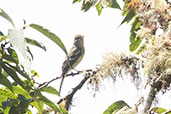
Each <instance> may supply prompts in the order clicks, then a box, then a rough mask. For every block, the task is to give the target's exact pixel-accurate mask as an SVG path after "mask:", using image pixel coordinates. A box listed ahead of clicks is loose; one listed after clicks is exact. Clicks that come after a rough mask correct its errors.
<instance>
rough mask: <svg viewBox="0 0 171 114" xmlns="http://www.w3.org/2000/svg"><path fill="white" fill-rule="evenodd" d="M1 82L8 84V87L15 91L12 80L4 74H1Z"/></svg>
mask: <svg viewBox="0 0 171 114" xmlns="http://www.w3.org/2000/svg"><path fill="white" fill-rule="evenodd" d="M0 84H2V85H4V86H6V87H7V88H9V89H10V90H11V91H12V92H13V87H12V84H11V82H10V81H9V80H8V79H7V77H6V76H4V75H3V74H0Z"/></svg>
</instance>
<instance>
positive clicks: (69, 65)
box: [59, 35, 85, 95]
mask: <svg viewBox="0 0 171 114" xmlns="http://www.w3.org/2000/svg"><path fill="white" fill-rule="evenodd" d="M83 38H84V36H82V35H76V36H75V39H74V44H73V46H72V48H71V50H70V52H69V54H68V57H66V59H65V60H64V62H63V66H62V74H61V78H62V79H61V84H60V87H59V95H60V93H61V88H62V84H63V81H64V78H65V76H66V75H67V73H68V72H69V71H70V70H71V69H73V68H75V67H76V66H77V65H78V64H79V63H80V61H81V60H82V58H83V56H84V53H85V49H84V39H83Z"/></svg>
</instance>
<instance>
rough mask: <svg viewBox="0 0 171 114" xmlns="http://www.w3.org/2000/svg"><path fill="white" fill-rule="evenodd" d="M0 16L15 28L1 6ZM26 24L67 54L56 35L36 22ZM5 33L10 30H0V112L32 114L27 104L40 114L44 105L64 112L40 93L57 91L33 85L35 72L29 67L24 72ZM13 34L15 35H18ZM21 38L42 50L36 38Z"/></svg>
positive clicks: (50, 87)
mask: <svg viewBox="0 0 171 114" xmlns="http://www.w3.org/2000/svg"><path fill="white" fill-rule="evenodd" d="M0 16H1V17H3V18H5V19H6V20H7V21H9V22H10V23H11V24H12V25H13V27H14V29H15V25H14V22H13V21H12V19H11V18H10V17H9V15H8V14H7V13H6V12H5V11H3V10H2V9H0ZM29 27H31V28H33V29H35V30H37V31H39V32H40V33H42V34H44V35H45V36H47V38H49V39H50V40H52V41H53V42H54V43H56V44H57V45H58V46H59V47H60V48H61V49H62V50H63V51H64V53H66V54H67V51H66V48H65V46H64V44H63V42H62V41H61V40H60V38H59V37H58V36H57V35H55V34H54V33H52V32H50V31H49V30H48V29H45V28H43V27H42V26H40V25H37V24H30V25H29ZM25 29H27V27H26V26H24V27H23V30H22V31H24V30H25ZM16 31H17V30H16ZM9 34H10V33H8V35H5V34H3V33H2V32H0V85H1V87H0V113H1V114H25V113H28V114H32V112H31V110H30V106H31V107H35V108H36V109H37V110H38V111H39V113H40V114H42V113H43V111H44V110H45V106H48V107H50V108H51V109H53V110H52V111H55V112H59V113H61V114H67V111H65V109H63V108H62V107H60V106H58V105H57V104H55V103H54V102H53V101H51V100H50V99H49V98H47V97H45V96H44V95H43V94H42V93H43V92H46V93H49V94H53V95H56V96H58V91H57V90H56V89H55V88H54V87H52V86H48V85H47V86H45V87H43V88H38V87H36V82H35V80H34V77H35V76H38V73H37V72H36V71H34V70H32V71H31V73H28V72H26V71H25V68H24V66H23V65H22V64H21V63H20V59H19V56H18V53H19V52H18V50H17V49H16V48H15V47H14V45H13V44H12V43H11V41H10V40H9V38H8V36H9ZM15 34H17V33H15ZM15 34H14V35H15ZM15 36H17V37H19V35H15ZM12 37H13V35H12ZM23 38H24V41H25V42H26V43H27V44H29V45H33V46H36V47H39V48H41V49H43V50H44V51H46V47H45V46H44V45H43V44H42V43H40V42H39V41H36V40H34V39H31V38H28V37H23ZM29 45H27V53H28V54H30V56H31V57H32V59H33V55H32V53H31V50H30V49H29Z"/></svg>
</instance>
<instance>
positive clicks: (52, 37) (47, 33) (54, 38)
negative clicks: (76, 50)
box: [30, 24, 67, 54]
mask: <svg viewBox="0 0 171 114" xmlns="http://www.w3.org/2000/svg"><path fill="white" fill-rule="evenodd" d="M30 27H32V28H34V29H35V30H37V31H39V32H41V33H42V34H44V35H45V36H47V37H48V38H49V39H50V40H52V41H53V42H55V43H56V44H57V45H58V46H59V47H60V48H61V49H62V50H63V51H64V52H65V53H66V54H67V50H66V48H65V46H64V44H63V42H62V41H61V39H60V38H59V37H58V36H57V35H55V34H54V33H52V32H50V31H49V30H48V29H45V28H43V27H42V26H40V25H37V24H30Z"/></svg>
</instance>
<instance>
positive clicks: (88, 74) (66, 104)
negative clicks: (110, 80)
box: [57, 70, 96, 110]
mask: <svg viewBox="0 0 171 114" xmlns="http://www.w3.org/2000/svg"><path fill="white" fill-rule="evenodd" d="M95 73H96V72H95V71H93V70H86V73H85V77H84V79H83V80H82V81H81V82H80V83H79V84H78V85H77V86H76V87H75V88H73V91H72V92H71V93H70V94H69V95H67V96H65V97H64V98H62V99H60V100H59V101H58V102H57V104H59V105H60V104H62V103H63V102H64V106H63V108H65V109H66V110H68V109H69V107H70V105H71V104H72V98H73V96H74V95H75V93H76V92H77V91H78V90H79V89H81V88H82V87H83V85H84V84H85V82H86V81H87V80H88V79H89V78H90V77H91V76H93V75H94V74H95Z"/></svg>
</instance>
